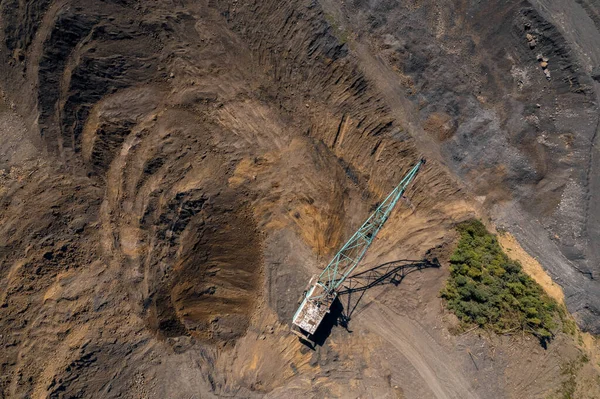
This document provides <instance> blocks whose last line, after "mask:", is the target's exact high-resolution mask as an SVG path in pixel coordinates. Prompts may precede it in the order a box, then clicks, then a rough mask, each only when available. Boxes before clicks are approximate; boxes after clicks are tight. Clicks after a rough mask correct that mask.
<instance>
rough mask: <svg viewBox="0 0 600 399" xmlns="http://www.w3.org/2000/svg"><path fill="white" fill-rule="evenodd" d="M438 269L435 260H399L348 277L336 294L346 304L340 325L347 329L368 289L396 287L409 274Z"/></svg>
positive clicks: (437, 262)
mask: <svg viewBox="0 0 600 399" xmlns="http://www.w3.org/2000/svg"><path fill="white" fill-rule="evenodd" d="M439 267H440V262H439V261H438V259H437V258H433V259H423V260H410V259H401V260H396V261H393V262H386V263H383V264H381V265H378V266H375V267H373V268H371V269H368V270H365V271H363V272H360V273H357V274H354V275H352V276H350V277H348V279H347V280H346V281H345V282H344V287H343V288H342V289H341V290H340V291H339V292H338V299H340V301H343V302H344V303H345V304H346V306H345V307H343V311H342V314H341V321H340V325H342V326H343V327H345V328H346V329H348V322H349V321H350V319H351V317H352V314H353V313H354V311H355V310H356V308H357V307H358V304H359V303H360V301H361V300H362V298H363V296H364V295H365V293H366V292H367V291H368V290H369V289H371V288H373V287H377V286H380V285H385V284H393V285H395V286H398V285H399V284H400V283H401V282H402V280H404V278H405V277H406V276H407V275H409V274H411V273H414V272H416V271H420V270H423V269H429V268H439Z"/></svg>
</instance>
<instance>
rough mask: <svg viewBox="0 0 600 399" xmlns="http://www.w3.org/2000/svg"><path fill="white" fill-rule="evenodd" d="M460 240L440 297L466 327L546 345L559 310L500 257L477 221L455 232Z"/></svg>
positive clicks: (512, 263)
mask: <svg viewBox="0 0 600 399" xmlns="http://www.w3.org/2000/svg"><path fill="white" fill-rule="evenodd" d="M457 230H458V232H459V233H460V239H459V242H458V246H457V247H456V250H455V251H454V253H453V254H452V256H451V257H450V278H449V279H448V282H447V283H446V287H445V288H444V289H443V290H442V292H441V295H442V297H443V298H444V299H446V301H447V305H448V308H449V309H450V310H451V311H453V312H454V313H455V314H456V316H457V317H458V318H459V320H461V322H462V323H463V325H464V326H465V327H466V326H468V325H473V324H477V325H479V326H480V327H483V328H487V329H491V330H492V331H495V332H497V333H503V332H507V331H514V330H523V331H526V332H528V333H532V334H534V335H535V336H536V337H538V338H539V339H540V341H542V343H545V342H547V341H549V340H550V339H551V338H552V337H553V335H554V334H553V330H554V329H555V328H556V327H557V324H556V319H557V316H560V315H559V310H560V309H559V307H558V304H557V303H556V301H554V300H553V299H552V298H550V297H549V296H548V295H547V294H546V293H545V292H544V291H543V289H542V288H541V287H540V286H539V285H538V284H537V283H536V282H535V281H534V280H533V279H532V278H531V277H529V276H528V275H526V274H525V273H524V272H523V271H522V268H521V264H520V263H519V262H517V261H513V260H511V259H509V258H508V256H506V254H505V253H504V252H503V251H502V248H501V247H500V244H498V240H497V239H496V236H494V235H493V234H490V233H489V232H488V231H487V229H486V228H485V226H484V225H483V224H482V223H481V222H480V221H479V220H475V219H473V220H469V221H467V222H464V223H461V224H459V225H458V226H457Z"/></svg>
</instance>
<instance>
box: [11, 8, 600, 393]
mask: <svg viewBox="0 0 600 399" xmlns="http://www.w3.org/2000/svg"><path fill="white" fill-rule="evenodd" d="M558 3H560V2H558ZM577 4H578V6H577V7H581V8H582V9H583V10H584V11H585V10H587V11H585V12H584V15H586V16H587V18H588V19H589V18H592V17H593V15H595V14H594V12H593V11H594V10H595V8H594V7H595V6H594V5H593V4H588V3H587V2H586V1H584V0H582V1H581V2H579V3H577ZM536 7H538V5H537V3H535V4H529V3H527V2H508V3H506V2H493V3H490V4H489V5H487V6H485V7H484V6H477V5H472V6H467V5H466V4H463V2H451V3H449V4H446V3H444V4H442V3H439V4H438V2H436V1H424V2H406V3H402V4H400V2H396V1H375V2H362V1H354V2H351V3H349V4H346V5H340V4H338V3H337V2H336V3H334V2H329V1H313V0H306V1H304V0H303V1H281V0H279V1H274V0H267V1H243V0H235V1H228V0H207V1H187V0H157V1H153V2H142V1H136V0H104V1H90V0H45V1H29V0H25V1H16V0H10V1H3V2H1V3H0V38H1V39H2V40H0V43H1V45H0V64H1V68H0V88H1V89H2V93H3V96H2V97H3V102H2V105H1V106H0V129H1V136H2V140H1V141H0V145H1V148H0V166H1V167H2V168H3V169H4V170H3V172H2V173H1V174H0V222H1V223H0V226H1V227H0V259H1V260H2V266H0V320H1V321H0V347H1V348H2V352H1V353H2V355H1V356H0V375H1V376H2V377H1V378H0V396H1V397H10V398H19V397H23V398H25V397H36V398H37V397H52V398H54V397H56V398H59V397H86V398H88V397H98V398H112V397H135V398H137V397H140V398H142V397H144V398H146V397H152V398H190V397H224V396H225V397H231V396H236V397H265V396H270V397H296V396H318V397H358V396H361V397H362V396H365V395H367V396H368V395H372V396H374V397H385V396H394V397H403V395H404V396H406V397H419V398H427V397H437V398H445V397H503V396H506V397H518V396H519V394H520V393H522V392H527V393H528V396H530V397H536V396H538V397H545V396H547V394H550V393H555V392H558V391H559V390H560V389H562V385H561V382H562V381H563V380H564V381H567V383H569V381H570V380H569V378H571V377H570V376H566V375H563V374H561V371H560V367H562V363H561V362H563V361H568V362H576V361H579V360H577V359H579V357H578V356H579V353H580V352H579V351H580V349H578V346H577V344H576V343H574V342H573V340H572V338H571V337H568V336H567V335H564V334H562V333H560V334H559V337H558V338H557V340H556V342H557V343H556V345H555V346H551V348H550V352H541V349H538V348H537V347H536V346H535V343H534V342H533V341H529V340H527V339H525V338H523V339H520V340H519V339H518V338H514V337H512V338H507V337H496V338H497V340H496V341H495V340H494V339H496V338H486V337H483V336H475V335H467V336H459V337H456V336H453V335H451V334H450V332H449V324H448V323H447V322H446V319H448V318H449V316H448V315H446V314H445V313H444V312H443V310H442V307H441V302H440V299H439V297H438V292H439V289H440V287H441V286H442V285H443V280H444V278H445V276H447V263H446V261H445V258H446V257H447V255H448V253H449V252H450V247H451V245H452V242H453V240H454V239H455V233H454V231H453V226H454V225H455V223H456V222H457V221H460V220H463V219H466V218H471V217H474V216H480V217H487V216H488V215H490V214H491V215H492V216H493V217H494V218H495V219H497V220H498V221H499V222H503V223H504V224H506V225H508V226H509V228H510V229H511V230H512V231H514V234H515V236H516V237H517V238H518V239H519V242H520V243H521V244H522V245H523V247H524V248H525V249H526V250H528V251H530V252H532V253H534V254H538V253H540V254H541V255H539V259H540V263H541V264H542V266H543V267H545V268H547V269H548V270H549V271H550V272H551V274H552V277H553V278H554V280H555V281H556V282H558V283H559V284H561V285H563V287H564V288H565V291H566V298H567V299H566V301H567V305H568V306H569V307H570V309H571V310H572V311H574V312H575V315H576V316H577V318H578V321H579V322H580V324H581V325H582V326H583V327H585V328H587V329H589V330H591V331H596V329H597V327H598V323H599V321H598V320H600V319H598V318H597V317H596V315H595V312H597V309H598V308H599V307H600V299H599V298H598V297H597V295H598V292H600V291H599V290H595V288H597V287H596V284H597V283H596V282H595V280H591V279H590V278H588V277H587V276H589V274H588V272H589V273H592V275H593V273H595V271H594V270H595V269H594V266H593V265H594V263H593V259H595V258H594V257H593V256H595V255H593V254H592V252H593V250H591V249H590V245H589V244H590V243H591V242H593V240H594V237H596V236H595V235H594V234H596V233H597V232H596V231H595V230H593V224H592V222H591V221H592V220H593V217H594V215H596V213H595V210H594V208H593V203H594V201H593V198H595V195H596V194H595V188H594V187H595V186H594V184H595V183H594V182H593V181H594V180H593V179H592V177H591V176H595V174H594V173H596V172H595V169H594V168H595V166H594V165H595V163H594V162H596V159H595V158H593V156H592V155H590V146H589V142H590V140H592V139H593V137H592V136H593V135H594V133H593V132H594V127H593V125H594V123H595V121H597V112H596V111H597V109H596V102H595V100H594V95H595V92H594V90H595V86H593V84H595V83H592V82H593V81H592V80H591V79H590V78H589V76H588V73H591V69H589V68H587V65H585V64H584V63H583V61H582V59H581V54H579V51H580V50H579V49H577V50H572V51H571V50H570V49H575V48H576V44H577V43H578V42H576V41H575V42H573V41H572V40H576V38H577V37H579V36H577V35H576V34H574V33H573V32H571V33H569V32H561V30H560V28H558V27H557V24H556V23H554V21H552V20H551V19H549V18H548V17H547V16H545V15H544V14H543V13H542V12H540V11H538V8H536ZM590 10H592V11H590ZM490 20H492V21H494V23H490ZM423 21H427V24H424V23H423ZM586 21H587V20H586ZM455 22H456V24H454V23H455ZM585 26H587V25H585ZM593 32H597V30H596V31H592V30H589V31H585V32H584V33H586V34H588V35H593V34H594V33H593ZM527 35H530V36H531V38H529V36H527ZM573 37H575V39H573ZM586 37H587V36H586ZM533 42H535V46H534V48H532V44H531V43H533ZM585 43H587V42H584V44H585ZM586 48H587V47H586ZM538 52H540V54H541V61H540V60H539V59H538V58H539V57H538ZM584 52H585V51H584ZM594 54H595V53H594ZM546 58H547V59H548V61H545V59H546ZM542 62H543V63H547V65H545V66H542V65H541V63H542ZM590 62H591V61H590ZM588 69H589V70H588ZM548 73H549V76H550V80H548V78H547V76H548ZM536 104H540V105H539V106H537V105H536ZM594 137H595V136H594ZM586 140H587V141H586ZM594 140H595V139H594ZM422 154H425V155H426V156H427V158H428V162H427V164H426V166H425V167H424V168H423V169H422V171H421V172H420V173H419V176H418V179H417V182H416V183H415V184H414V185H413V186H412V187H411V188H410V190H409V191H408V192H407V193H406V196H407V199H406V200H403V201H401V204H399V206H398V211H396V212H395V213H394V214H393V216H392V217H391V218H390V220H389V221H388V222H387V224H386V226H385V228H384V229H383V230H382V231H381V233H380V235H379V236H378V239H377V240H376V242H375V244H373V248H372V249H371V251H370V252H369V256H368V258H367V259H365V263H364V265H363V266H362V267H364V268H365V269H368V268H371V267H376V266H378V265H382V264H389V263H390V262H395V261H398V260H407V259H408V260H410V259H413V260H417V259H422V258H423V257H424V256H425V254H426V253H428V251H429V253H434V252H435V253H438V252H439V258H440V260H441V261H442V267H441V268H436V269H426V270H420V269H419V270H418V271H419V273H416V272H415V273H411V274H410V275H406V276H404V277H403V278H402V284H400V286H399V287H392V286H390V285H386V286H382V287H379V288H377V290H374V291H369V293H368V295H366V296H365V297H364V299H363V300H362V302H361V304H360V306H357V307H356V317H355V318H353V319H352V321H351V324H350V326H349V331H346V330H344V329H342V328H338V327H335V326H334V327H333V328H332V329H331V331H328V332H327V333H328V337H327V339H326V340H325V343H324V344H323V345H322V346H319V347H318V348H317V349H316V350H314V351H313V350H309V349H308V348H306V347H304V346H302V344H301V343H300V342H298V341H297V339H296V338H295V336H293V335H291V334H290V333H289V329H288V323H289V321H290V318H291V316H292V314H293V312H294V311H295V310H296V307H297V299H298V298H299V296H300V294H301V292H302V290H303V289H304V287H305V285H306V282H307V281H308V279H309V277H310V276H311V275H312V274H314V273H316V272H318V271H319V270H322V268H323V266H324V265H325V264H326V263H327V262H328V260H329V258H330V256H331V255H332V254H333V253H334V252H335V250H336V248H338V247H339V245H340V244H341V243H342V242H343V241H344V240H345V239H347V237H349V236H350V234H352V232H353V231H354V230H355V229H356V227H357V226H358V225H359V224H360V223H361V222H362V221H363V220H364V219H365V218H366V216H367V215H368V213H369V211H370V210H371V209H373V207H374V206H375V205H376V204H377V203H378V202H379V201H380V200H381V198H382V197H383V196H384V195H385V194H387V193H388V192H389V190H390V189H391V188H392V187H393V186H394V185H395V184H397V183H398V181H399V180H400V179H401V178H402V176H403V175H404V174H405V172H406V171H407V170H408V168H409V167H410V166H411V165H413V164H414V163H415V162H416V161H417V160H418V159H419V158H420V157H421V155H422ZM581 171H585V173H584V172H581ZM478 200H480V201H478ZM581 209H585V212H586V213H585V215H582V214H581V212H579V210H581ZM567 221H568V222H569V223H567ZM585 226H588V227H585ZM549 233H550V234H552V233H556V235H558V237H557V238H555V240H557V241H556V243H555V242H554V241H552V240H553V238H552V237H554V236H552V235H551V236H550V238H548V234H549ZM431 251H433V252H431ZM569 251H571V252H569ZM553 255H557V256H554V258H553V260H552V261H548V260H547V259H548V257H552V256H553ZM573 266H576V267H577V268H579V269H578V270H580V271H581V272H582V273H580V272H577V271H574V270H575V269H574V268H573ZM450 328H451V326H450ZM398 334H400V335H398ZM400 338H401V339H400ZM515 348H516V349H515ZM520 350H521V351H527V353H529V352H530V351H531V352H532V353H534V355H532V357H531V359H536V361H535V364H538V365H539V367H537V368H532V367H531V364H527V363H524V362H523V359H522V353H520V352H519V351H520ZM474 359H475V360H474ZM474 364H475V365H474ZM569 364H571V363H569ZM572 364H573V365H574V364H575V363H572ZM595 364H596V363H595V362H594V363H592V362H590V364H587V365H583V366H581V367H579V363H577V365H578V368H577V372H576V373H575V374H577V376H580V375H583V377H581V378H579V377H577V378H579V380H577V381H576V384H579V385H577V386H578V387H582V386H586V385H585V384H584V383H583V382H582V383H580V382H581V381H584V380H583V379H584V377H585V378H588V377H589V378H594V376H595V374H594V373H595V368H594V367H595V366H594V365H595ZM480 366H481V367H480ZM508 366H510V367H511V372H506V371H505V370H506V369H507V367H508ZM522 370H528V372H530V373H529V374H527V376H533V377H532V378H525V377H524V375H525V374H523V373H520V371H522ZM580 370H583V371H580ZM536 372H538V373H539V374H535V373H536ZM582 373H583V374H582ZM536 375H537V377H536ZM436 376H441V377H440V378H436ZM535 378H539V379H540V381H542V380H543V383H544V384H545V385H544V387H543V389H542V388H540V385H538V382H536V380H535ZM585 381H588V380H587V379H586V380H585ZM570 387H571V385H569V386H568V388H569V389H570ZM578 389H580V390H581V389H583V388H578ZM590 392H592V395H593V394H594V391H591V390H590Z"/></svg>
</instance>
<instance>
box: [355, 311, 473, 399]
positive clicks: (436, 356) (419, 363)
mask: <svg viewBox="0 0 600 399" xmlns="http://www.w3.org/2000/svg"><path fill="white" fill-rule="evenodd" d="M356 320H357V322H359V323H362V324H364V325H365V326H368V328H369V329H370V330H372V331H373V332H374V333H376V334H378V335H379V336H381V337H382V338H383V339H384V340H385V341H386V342H387V343H388V344H389V345H390V347H391V348H393V349H394V350H396V351H398V352H399V353H400V354H402V355H403V356H404V357H406V359H407V360H408V361H409V362H410V364H411V365H412V366H413V367H414V368H415V370H417V372H418V373H419V375H420V376H421V378H422V379H423V385H424V386H427V387H428V388H429V389H430V390H431V392H432V393H433V395H434V396H435V398H437V399H452V398H460V399H468V398H473V399H474V398H479V396H478V395H476V394H475V393H474V392H473V390H472V389H471V386H470V383H469V381H468V378H467V377H466V376H465V375H464V374H463V373H462V372H461V371H460V369H459V368H458V366H457V364H456V360H455V359H451V358H450V357H449V356H447V354H446V353H447V352H446V349H444V348H442V347H441V346H440V345H439V344H438V343H437V342H436V341H435V340H434V339H433V338H432V337H431V336H430V335H429V333H428V332H427V331H425V330H424V329H423V327H421V326H420V325H419V324H418V323H417V322H415V321H414V320H411V319H410V318H408V317H406V316H403V315H400V314H398V313H396V312H395V311H394V310H393V309H391V308H389V307H387V306H386V305H384V304H381V303H373V304H371V305H370V306H369V307H368V308H366V309H365V310H364V311H363V312H362V313H361V314H360V315H359V316H358V317H357V318H356Z"/></svg>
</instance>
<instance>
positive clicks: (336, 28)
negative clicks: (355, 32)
mask: <svg viewBox="0 0 600 399" xmlns="http://www.w3.org/2000/svg"><path fill="white" fill-rule="evenodd" d="M325 20H326V21H327V23H329V26H331V28H332V29H333V35H334V36H335V37H336V39H338V41H339V42H340V44H346V43H347V42H348V39H349V38H350V35H349V34H348V32H347V31H346V30H345V29H343V28H341V27H340V25H339V24H338V22H337V21H336V19H335V17H334V16H333V15H331V14H329V13H325Z"/></svg>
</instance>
